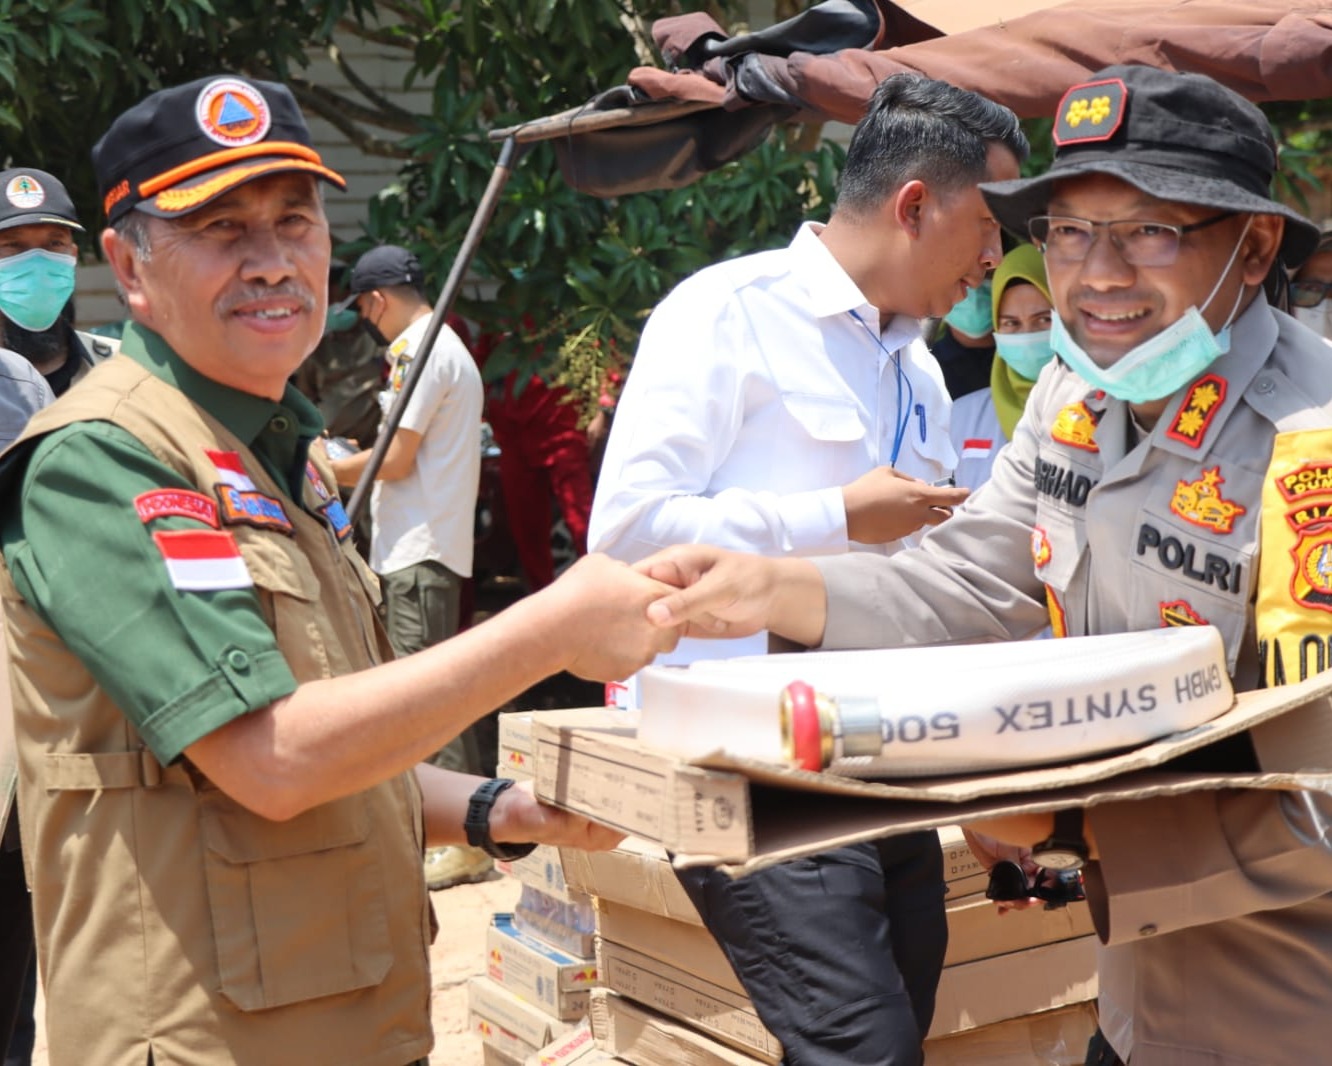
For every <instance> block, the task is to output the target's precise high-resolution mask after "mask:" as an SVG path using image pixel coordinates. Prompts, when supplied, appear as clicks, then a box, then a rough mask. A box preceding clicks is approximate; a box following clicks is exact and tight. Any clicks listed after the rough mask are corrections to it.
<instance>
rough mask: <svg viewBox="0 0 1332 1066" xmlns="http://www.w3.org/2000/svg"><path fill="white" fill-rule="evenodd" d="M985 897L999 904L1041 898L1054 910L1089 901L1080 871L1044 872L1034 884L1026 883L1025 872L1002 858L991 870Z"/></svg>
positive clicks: (1039, 874)
mask: <svg viewBox="0 0 1332 1066" xmlns="http://www.w3.org/2000/svg"><path fill="white" fill-rule="evenodd" d="M985 898H986V899H992V900H995V901H996V902H1000V903H1015V902H1017V901H1019V900H1024V899H1040V900H1044V901H1045V909H1046V910H1047V911H1052V910H1056V909H1057V908H1059V907H1066V906H1068V905H1069V904H1070V903H1076V902H1077V901H1078V900H1082V899H1086V898H1087V893H1086V892H1085V891H1084V889H1083V887H1082V871H1081V870H1041V871H1040V872H1038V873H1037V875H1036V880H1035V881H1034V882H1033V881H1028V880H1027V873H1026V871H1025V870H1023V869H1022V867H1021V866H1019V865H1018V864H1017V863H1015V862H1010V861H1009V860H1007V859H1001V860H1000V861H999V862H996V863H995V864H994V865H993V866H992V867H990V883H989V885H988V886H987V887H986V889H985Z"/></svg>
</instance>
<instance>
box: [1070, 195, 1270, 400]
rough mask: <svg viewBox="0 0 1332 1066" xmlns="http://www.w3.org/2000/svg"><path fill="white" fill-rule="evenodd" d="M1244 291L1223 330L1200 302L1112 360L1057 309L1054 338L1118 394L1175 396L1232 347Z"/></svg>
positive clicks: (1084, 374) (1091, 377)
mask: <svg viewBox="0 0 1332 1066" xmlns="http://www.w3.org/2000/svg"><path fill="white" fill-rule="evenodd" d="M1252 222H1253V216H1252V215H1250V216H1249V221H1248V222H1246V223H1245V224H1244V230H1243V232H1242V233H1240V237H1239V240H1238V241H1237V242H1236V244H1235V248H1234V251H1232V252H1231V253H1230V259H1229V260H1227V261H1226V265H1225V269H1224V270H1222V271H1221V276H1220V277H1219V278H1217V281H1216V284H1215V285H1213V286H1212V291H1211V293H1209V294H1208V296H1207V299H1206V300H1204V301H1203V309H1204V310H1205V309H1206V308H1207V306H1208V304H1210V303H1211V302H1212V299H1213V298H1214V297H1215V296H1216V294H1217V291H1218V290H1219V289H1220V288H1221V283H1222V282H1223V281H1225V279H1226V275H1227V274H1229V273H1230V268H1231V266H1232V265H1233V264H1234V262H1235V256H1237V255H1238V254H1239V250H1240V245H1241V244H1243V243H1244V237H1245V234H1247V233H1248V232H1249V225H1250V223H1252ZM1243 297H1244V288H1243V286H1241V287H1240V291H1239V294H1238V295H1237V296H1236V297H1235V307H1233V308H1231V311H1230V318H1228V319H1227V320H1226V324H1225V326H1224V327H1222V329H1221V332H1220V333H1213V332H1212V327H1211V326H1209V325H1208V324H1207V320H1206V319H1205V318H1203V316H1202V311H1201V310H1199V309H1198V307H1197V306H1196V305H1195V306H1193V307H1190V308H1189V309H1188V310H1187V311H1185V312H1184V314H1183V315H1181V316H1180V317H1179V319H1177V320H1176V321H1175V322H1173V323H1172V324H1171V325H1169V326H1168V327H1166V328H1165V329H1163V330H1162V331H1161V332H1160V333H1158V334H1156V335H1155V336H1154V337H1149V338H1148V339H1147V340H1145V341H1143V342H1142V343H1141V344H1139V345H1137V346H1136V347H1134V348H1131V349H1129V350H1128V351H1127V352H1125V353H1124V354H1123V355H1121V356H1120V357H1119V358H1118V359H1117V360H1116V361H1115V362H1114V364H1113V365H1112V366H1108V367H1102V366H1099V365H1098V364H1097V363H1096V361H1095V360H1094V359H1092V357H1091V356H1090V355H1088V354H1087V353H1086V352H1085V351H1084V350H1083V349H1082V348H1081V347H1080V346H1079V345H1078V343H1077V341H1075V340H1074V339H1073V338H1072V337H1071V336H1070V335H1069V333H1068V330H1066V329H1065V328H1064V321H1063V319H1062V318H1060V317H1059V316H1058V315H1055V317H1054V321H1053V322H1052V323H1051V325H1050V344H1051V347H1053V348H1054V350H1055V351H1056V352H1057V353H1058V354H1059V357H1060V358H1061V359H1063V360H1064V362H1065V363H1067V364H1068V365H1069V367H1070V368H1071V369H1072V370H1073V371H1074V372H1075V373H1076V374H1077V375H1078V376H1079V377H1081V378H1083V379H1084V380H1085V381H1087V382H1088V383H1090V384H1091V385H1094V386H1095V387H1096V388H1098V389H1103V390H1104V391H1105V392H1107V393H1109V394H1110V395H1111V396H1113V397H1115V399H1118V400H1126V401H1128V402H1129V403H1149V402H1151V401H1152V400H1163V399H1165V398H1166V397H1168V396H1173V395H1174V394H1175V393H1176V392H1178V391H1179V390H1180V389H1182V388H1183V387H1184V386H1185V385H1187V384H1188V383H1189V382H1190V381H1192V380H1193V379H1194V378H1196V377H1197V376H1198V375H1199V374H1201V373H1202V372H1203V371H1204V370H1206V369H1207V368H1208V367H1209V366H1211V365H1212V363H1213V362H1215V361H1216V360H1217V359H1218V358H1219V357H1221V356H1222V355H1225V354H1226V352H1228V351H1230V322H1231V320H1233V319H1234V317H1235V311H1236V310H1237V309H1238V308H1239V302H1240V300H1241V299H1243Z"/></svg>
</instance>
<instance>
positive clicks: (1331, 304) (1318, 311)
mask: <svg viewBox="0 0 1332 1066" xmlns="http://www.w3.org/2000/svg"><path fill="white" fill-rule="evenodd" d="M1290 313H1291V314H1292V315H1294V316H1295V321H1296V322H1302V323H1304V325H1306V326H1308V327H1309V328H1310V329H1311V330H1313V331H1314V332H1315V333H1317V334H1318V335H1319V336H1320V337H1327V338H1329V339H1332V300H1324V301H1323V302H1322V303H1320V304H1319V305H1318V306H1317V307H1292V308H1291V309H1290Z"/></svg>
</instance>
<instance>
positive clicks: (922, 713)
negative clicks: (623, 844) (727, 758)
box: [638, 626, 1234, 777]
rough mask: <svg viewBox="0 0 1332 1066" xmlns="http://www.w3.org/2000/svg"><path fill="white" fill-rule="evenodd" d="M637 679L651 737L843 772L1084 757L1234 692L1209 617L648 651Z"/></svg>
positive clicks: (1142, 737)
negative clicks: (840, 646)
mask: <svg viewBox="0 0 1332 1066" xmlns="http://www.w3.org/2000/svg"><path fill="white" fill-rule="evenodd" d="M641 684H642V690H641V692H642V697H641V703H642V711H641V712H640V719H639V730H638V735H639V739H640V740H642V741H643V742H644V743H646V744H648V745H650V746H653V747H657V748H662V749H665V750H668V751H673V752H676V753H678V754H680V755H683V756H685V757H688V758H695V757H699V756H702V755H707V754H711V753H714V752H718V751H723V752H725V753H727V754H729V755H733V756H737V757H741V758H752V759H758V760H763V761H767V762H780V763H786V764H789V765H796V766H799V767H802V768H804V769H807V770H827V771H829V772H831V773H836V774H843V775H847V776H852V777H921V776H928V775H935V774H956V773H975V772H981V771H987V770H999V769H1011V768H1014V767H1022V766H1040V765H1044V764H1049V763H1061V762H1070V761H1076V760H1078V759H1087V758H1092V757H1094V756H1097V755H1100V754H1103V753H1105V752H1110V751H1115V750H1119V749H1123V748H1129V747H1135V746H1138V745H1141V744H1144V743H1146V742H1148V741H1150V740H1154V739H1156V738H1157V737H1162V736H1165V735H1167V734H1169V733H1174V732H1179V731H1181V730H1185V729H1191V728H1193V727H1194V726H1197V725H1201V724H1202V723H1203V722H1206V721H1208V720H1210V719H1212V718H1215V717H1216V716H1217V715H1219V714H1222V713H1223V712H1224V711H1226V710H1228V709H1229V708H1230V707H1231V705H1232V704H1233V703H1234V693H1233V691H1232V690H1231V687H1230V678H1229V676H1228V674H1227V672H1226V656H1225V649H1224V647H1223V645H1222V642H1221V636H1220V634H1219V633H1218V632H1217V630H1216V629H1215V627H1213V626H1184V627H1178V628H1168V629H1158V630H1150V631H1146V632H1141V633H1120V634H1114V635H1111V636H1100V637H1071V638H1067V639H1063V640H1033V641H1016V642H1011V643H997V644H975V645H950V646H946V647H922V648H899V649H892V650H884V651H841V652H808V653H805V654H795V655H764V656H750V657H746V658H739V659H720V660H709V661H700V662H695V663H692V664H690V665H689V666H687V667H675V666H663V667H655V666H654V667H649V668H647V669H646V670H644V671H643V672H642V675H641Z"/></svg>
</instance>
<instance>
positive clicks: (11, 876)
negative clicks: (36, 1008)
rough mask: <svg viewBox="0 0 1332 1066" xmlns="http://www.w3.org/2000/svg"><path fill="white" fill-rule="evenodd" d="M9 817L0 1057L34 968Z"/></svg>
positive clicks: (0, 895) (3, 837) (2, 876)
mask: <svg viewBox="0 0 1332 1066" xmlns="http://www.w3.org/2000/svg"><path fill="white" fill-rule="evenodd" d="M9 817H10V824H9V825H8V826H0V830H3V832H0V1054H3V1053H4V1051H5V1049H6V1048H8V1047H9V1037H10V1034H11V1033H12V1032H13V1030H14V1022H15V1019H17V1017H18V1015H19V1011H20V1009H21V1007H22V1005H23V1004H25V1003H26V1002H27V1000H26V998H25V990H26V986H27V983H28V981H29V980H30V977H29V971H30V970H31V969H32V968H33V967H34V966H35V964H36V960H35V948H34V941H33V932H32V900H31V899H30V898H29V896H28V886H27V883H26V881H25V880H24V877H23V852H22V851H20V850H19V846H18V845H19V840H18V813H17V811H15V810H13V809H12V808H11V810H10V816H9ZM28 1009H29V1011H31V1007H30V1006H29V1008H28ZM29 1018H31V1014H29Z"/></svg>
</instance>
